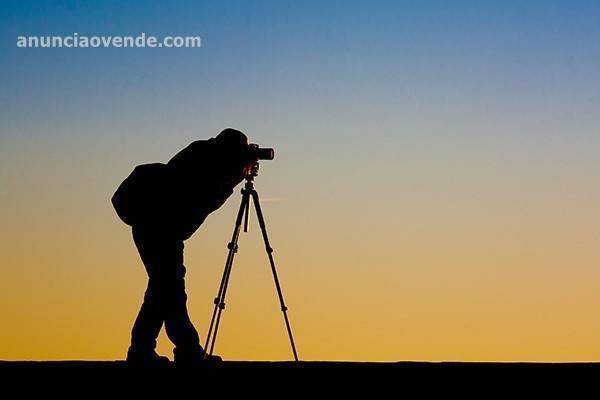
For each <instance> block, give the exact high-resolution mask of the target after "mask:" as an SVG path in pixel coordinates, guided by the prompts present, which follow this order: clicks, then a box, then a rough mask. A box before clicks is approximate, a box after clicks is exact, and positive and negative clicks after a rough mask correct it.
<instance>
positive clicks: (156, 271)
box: [128, 227, 169, 359]
mask: <svg viewBox="0 0 600 400" xmlns="http://www.w3.org/2000/svg"><path fill="white" fill-rule="evenodd" d="M133 239H134V242H135V245H136V247H137V249H138V251H139V253H140V257H141V258H142V261H143V263H144V267H145V268H146V272H147V273H148V278H149V279H148V287H147V289H146V293H145V295H144V302H143V304H142V307H141V308H140V311H139V313H138V316H137V318H136V320H135V323H134V324H133V328H132V330H131V347H130V348H129V356H128V358H131V357H136V356H137V357H139V358H142V359H143V358H148V357H154V356H155V351H154V349H155V348H156V338H157V337H158V334H159V333H160V329H161V327H162V324H163V321H164V312H165V311H164V310H165V307H164V301H163V298H164V296H163V295H162V292H163V289H162V282H161V276H160V275H161V274H160V271H161V270H162V269H164V267H163V265H165V264H167V265H168V263H169V255H168V250H166V249H165V243H164V241H163V240H161V238H160V236H159V235H157V234H156V233H154V232H152V231H150V230H148V229H143V228H139V227H134V228H133Z"/></svg>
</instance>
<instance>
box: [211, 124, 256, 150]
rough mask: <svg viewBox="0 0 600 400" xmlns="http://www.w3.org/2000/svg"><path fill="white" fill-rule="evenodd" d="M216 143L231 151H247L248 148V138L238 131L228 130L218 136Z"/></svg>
mask: <svg viewBox="0 0 600 400" xmlns="http://www.w3.org/2000/svg"><path fill="white" fill-rule="evenodd" d="M215 143H217V144H219V145H222V146H225V147H228V148H230V149H231V150H237V149H241V150H246V149H247V148H248V137H247V136H246V135H244V134H243V133H242V132H240V131H238V130H237V129H232V128H227V129H224V130H223V131H221V133H219V134H218V135H217V137H216V138H215Z"/></svg>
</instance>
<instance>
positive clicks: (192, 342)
mask: <svg viewBox="0 0 600 400" xmlns="http://www.w3.org/2000/svg"><path fill="white" fill-rule="evenodd" d="M248 149H249V145H248V138H247V137H246V135H244V134H243V133H242V132H240V131H237V130H235V129H225V130H224V131H222V132H221V133H220V134H219V135H218V136H217V137H215V138H211V139H208V140H198V141H195V142H193V143H191V144H190V145H189V146H187V147H186V148H185V149H183V150H182V151H180V152H179V153H177V154H176V155H175V156H174V157H173V158H172V159H171V160H170V161H169V162H168V163H167V164H160V163H155V164H144V165H140V166H137V167H136V168H135V169H134V170H133V172H132V173H131V174H130V175H129V176H128V177H127V178H126V179H125V181H123V183H121V185H120V186H119V188H118V189H117V191H116V192H115V194H114V196H113V197H112V203H113V206H114V207H115V210H116V211H117V214H118V215H119V217H120V218H121V219H122V220H123V222H125V223H126V224H128V225H131V227H132V232H133V240H134V242H135V245H136V247H137V249H138V251H139V253H140V257H141V259H142V262H143V263H144V266H145V268H146V272H147V273H148V287H147V290H146V293H145V295H144V302H143V304H142V306H141V309H140V311H139V314H138V316H137V318H136V320H135V323H134V325H133V329H132V332H131V346H130V347H129V351H128V353H127V361H128V362H129V363H131V364H143V365H161V364H166V363H168V361H169V360H168V358H167V357H164V356H159V355H158V354H157V353H156V351H155V348H156V338H157V337H158V334H159V333H160V330H161V328H162V325H163V323H164V325H165V329H166V332H167V336H168V337H169V339H170V340H171V341H172V342H173V344H174V345H175V349H174V356H175V363H176V364H180V365H190V364H195V363H199V362H201V361H203V360H209V361H220V360H221V358H220V357H218V356H209V357H205V352H204V349H203V348H202V347H201V345H200V339H199V337H198V332H197V331H196V329H195V328H194V326H193V324H192V322H191V321H190V318H189V316H188V312H187V307H186V300H187V295H186V293H185V280H184V277H185V266H184V265H183V248H184V245H183V242H184V240H186V239H188V238H189V237H190V236H191V235H192V234H193V233H194V232H195V231H196V230H197V229H198V228H199V227H200V225H202V223H203V222H204V220H205V219H206V217H207V216H208V215H209V214H210V213H211V212H213V211H215V210H216V209H218V208H219V207H221V206H222V205H223V204H224V203H225V201H226V200H227V198H228V197H229V196H230V195H231V194H232V193H233V189H234V187H235V186H236V185H238V184H239V183H240V182H241V181H242V180H243V179H244V176H245V175H246V173H247V169H248V168H249V165H251V164H252V162H253V161H254V160H253V158H252V154H251V153H250V152H249V150H248Z"/></svg>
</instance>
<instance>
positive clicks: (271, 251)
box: [265, 246, 273, 254]
mask: <svg viewBox="0 0 600 400" xmlns="http://www.w3.org/2000/svg"><path fill="white" fill-rule="evenodd" d="M265 250H267V253H269V254H271V253H273V248H272V247H271V246H267V247H265Z"/></svg>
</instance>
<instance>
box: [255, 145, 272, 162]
mask: <svg viewBox="0 0 600 400" xmlns="http://www.w3.org/2000/svg"><path fill="white" fill-rule="evenodd" d="M248 154H249V157H250V158H251V159H253V160H256V161H258V160H272V159H274V158H275V150H273V149H271V148H269V147H259V146H258V145H257V144H254V143H251V144H249V145H248Z"/></svg>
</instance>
